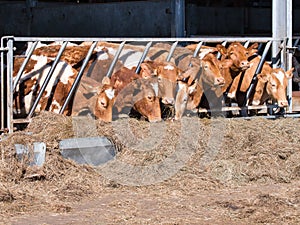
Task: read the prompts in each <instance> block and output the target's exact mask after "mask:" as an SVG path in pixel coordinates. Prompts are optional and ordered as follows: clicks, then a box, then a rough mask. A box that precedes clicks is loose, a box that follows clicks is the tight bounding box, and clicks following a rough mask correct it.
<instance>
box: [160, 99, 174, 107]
mask: <svg viewBox="0 0 300 225" xmlns="http://www.w3.org/2000/svg"><path fill="white" fill-rule="evenodd" d="M161 102H162V103H163V104H165V105H174V103H175V100H174V98H167V97H165V98H162V100H161Z"/></svg>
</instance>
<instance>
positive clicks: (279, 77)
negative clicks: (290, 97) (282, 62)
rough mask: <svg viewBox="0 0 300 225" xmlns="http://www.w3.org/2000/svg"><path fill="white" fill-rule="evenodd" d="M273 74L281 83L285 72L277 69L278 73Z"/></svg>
mask: <svg viewBox="0 0 300 225" xmlns="http://www.w3.org/2000/svg"><path fill="white" fill-rule="evenodd" d="M274 74H275V76H276V77H277V78H278V80H279V82H280V84H281V85H283V81H284V77H285V74H284V73H283V72H282V71H279V72H278V73H274Z"/></svg>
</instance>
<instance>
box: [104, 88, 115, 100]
mask: <svg viewBox="0 0 300 225" xmlns="http://www.w3.org/2000/svg"><path fill="white" fill-rule="evenodd" d="M104 92H105V94H106V96H107V97H108V98H109V99H113V98H114V97H115V90H114V89H107V90H105V91H104Z"/></svg>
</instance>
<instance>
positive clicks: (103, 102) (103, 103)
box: [100, 100, 107, 108]
mask: <svg viewBox="0 0 300 225" xmlns="http://www.w3.org/2000/svg"><path fill="white" fill-rule="evenodd" d="M100 104H101V106H102V107H104V108H105V107H106V106H107V104H106V102H105V101H103V100H102V101H100Z"/></svg>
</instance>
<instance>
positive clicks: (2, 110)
mask: <svg viewBox="0 0 300 225" xmlns="http://www.w3.org/2000/svg"><path fill="white" fill-rule="evenodd" d="M2 49H4V43H3V38H1V64H0V69H1V73H0V75H1V81H0V88H1V94H0V96H1V102H0V104H1V109H0V110H1V117H0V122H1V130H3V129H4V87H5V85H4V50H2Z"/></svg>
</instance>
